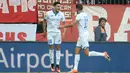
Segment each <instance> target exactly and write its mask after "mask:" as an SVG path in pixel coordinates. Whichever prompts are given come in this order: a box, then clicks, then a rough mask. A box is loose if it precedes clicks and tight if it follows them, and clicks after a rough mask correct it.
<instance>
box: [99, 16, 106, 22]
mask: <svg viewBox="0 0 130 73" xmlns="http://www.w3.org/2000/svg"><path fill="white" fill-rule="evenodd" d="M102 20H104V21H105V22H107V19H106V18H104V17H101V18H99V24H100V23H101V21H102Z"/></svg>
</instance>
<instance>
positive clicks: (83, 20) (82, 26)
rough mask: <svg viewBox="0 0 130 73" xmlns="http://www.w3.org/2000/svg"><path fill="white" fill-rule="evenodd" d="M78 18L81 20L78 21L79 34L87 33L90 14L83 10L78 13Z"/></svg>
mask: <svg viewBox="0 0 130 73" xmlns="http://www.w3.org/2000/svg"><path fill="white" fill-rule="evenodd" d="M76 20H78V21H79V23H78V31H79V36H83V35H85V33H86V32H87V33H88V31H87V24H88V15H87V14H86V13H85V12H81V13H79V14H77V16H76Z"/></svg>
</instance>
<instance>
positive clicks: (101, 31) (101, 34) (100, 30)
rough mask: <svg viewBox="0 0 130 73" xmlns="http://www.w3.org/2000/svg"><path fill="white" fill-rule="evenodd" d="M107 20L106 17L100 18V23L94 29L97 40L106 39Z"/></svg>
mask: <svg viewBox="0 0 130 73" xmlns="http://www.w3.org/2000/svg"><path fill="white" fill-rule="evenodd" d="M106 21H107V20H106V19H105V18H100V19H99V25H98V26H97V27H96V29H95V30H94V34H95V41H106V38H107V34H106V30H105V24H106Z"/></svg>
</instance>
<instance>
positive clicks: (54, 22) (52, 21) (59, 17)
mask: <svg viewBox="0 0 130 73" xmlns="http://www.w3.org/2000/svg"><path fill="white" fill-rule="evenodd" d="M44 19H45V20H47V32H61V31H60V29H58V28H59V27H60V21H65V16H64V14H63V13H62V12H61V11H59V12H58V13H55V12H54V10H53V9H52V10H51V11H48V12H47V13H46V15H45V17H44Z"/></svg>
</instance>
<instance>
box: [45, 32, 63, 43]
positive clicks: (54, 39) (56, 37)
mask: <svg viewBox="0 0 130 73" xmlns="http://www.w3.org/2000/svg"><path fill="white" fill-rule="evenodd" d="M47 40H48V44H49V45H53V44H61V41H62V40H61V33H60V32H48V33H47Z"/></svg>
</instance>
